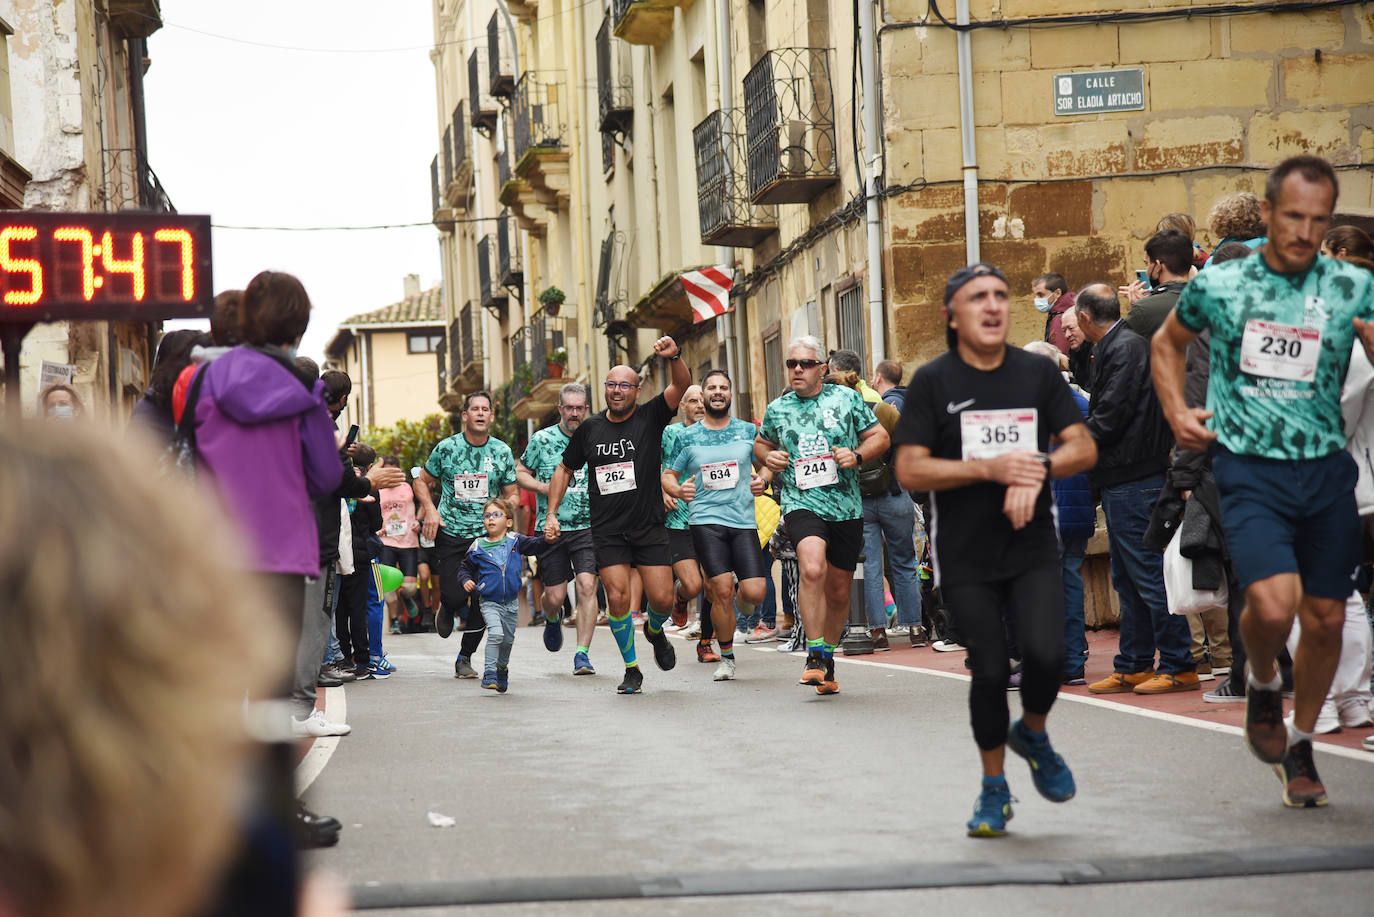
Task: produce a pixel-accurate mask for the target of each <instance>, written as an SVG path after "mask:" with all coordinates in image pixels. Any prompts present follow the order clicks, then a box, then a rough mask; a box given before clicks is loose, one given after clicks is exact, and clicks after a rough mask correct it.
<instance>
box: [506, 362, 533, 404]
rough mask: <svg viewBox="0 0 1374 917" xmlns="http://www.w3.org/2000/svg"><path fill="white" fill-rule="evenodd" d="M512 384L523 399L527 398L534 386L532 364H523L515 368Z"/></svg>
mask: <svg viewBox="0 0 1374 917" xmlns="http://www.w3.org/2000/svg"><path fill="white" fill-rule="evenodd" d="M511 382H512V388H513V389H514V390H515V392H516V393H517V394H518V395H519V396H520V397H521V398H524V397H525V396H527V395H528V394H529V393H530V388H531V387H532V386H533V385H534V370H533V369H532V368H531V367H530V364H528V363H521V364H520V365H519V366H517V367H515V372H514V373H513V374H512V379H511Z"/></svg>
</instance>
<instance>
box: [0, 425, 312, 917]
mask: <svg viewBox="0 0 1374 917" xmlns="http://www.w3.org/2000/svg"><path fill="white" fill-rule="evenodd" d="M0 453H2V454H4V456H5V461H4V462H0V596H3V597H4V603H5V607H4V610H3V613H0V646H4V647H5V648H6V654H7V657H8V659H9V661H8V663H7V664H6V665H5V666H2V667H0V914H5V915H14V917H36V915H39V914H42V915H45V917H46V915H59V917H69V915H78V914H79V915H107V914H140V915H150V917H170V915H182V914H186V913H188V912H189V911H191V910H194V909H195V907H196V905H197V903H198V901H199V899H200V897H201V896H203V895H204V894H206V892H207V891H208V890H209V883H211V882H213V881H215V880H216V879H217V878H219V871H220V870H221V868H222V867H223V865H224V861H225V858H226V856H227V855H228V854H229V853H231V851H232V846H233V840H234V836H235V828H236V825H235V823H234V819H235V817H236V815H237V813H238V810H239V807H240V805H241V804H242V802H243V799H244V794H245V793H246V790H247V784H246V779H245V778H246V776H247V768H248V765H249V763H250V759H251V758H252V757H253V756H255V755H256V754H257V752H256V751H255V749H254V747H253V746H252V745H251V744H250V743H249V741H248V739H247V737H246V735H245V732H244V726H243V713H242V709H243V702H244V698H245V696H249V697H263V696H265V695H267V694H268V693H270V689H271V687H273V686H275V685H276V684H277V683H278V682H279V681H280V679H281V678H282V677H283V673H281V672H280V668H281V666H280V662H279V660H285V659H286V658H287V656H288V655H289V654H288V653H287V652H286V651H285V650H284V649H282V647H283V642H282V641H283V639H284V637H285V635H284V634H283V633H282V632H281V630H280V624H279V622H278V621H277V620H276V619H275V618H274V617H273V616H272V615H270V614H269V613H265V609H268V608H270V607H271V606H270V604H269V603H268V602H267V601H266V600H264V599H263V597H262V596H260V595H259V594H258V592H257V591H256V590H255V589H253V588H252V587H253V579H252V577H249V576H245V575H243V574H242V573H241V572H236V571H235V570H234V569H233V565H234V563H235V559H236V554H235V551H236V549H235V548H234V547H233V541H232V540H231V539H230V537H227V536H226V535H225V533H224V532H223V529H222V525H223V523H222V520H221V519H219V518H216V516H215V514H213V513H212V512H211V511H209V509H208V508H207V507H206V505H205V504H204V503H203V502H202V501H201V500H200V499H199V498H198V497H197V496H196V495H195V494H194V493H192V492H190V490H189V489H188V488H186V487H183V486H182V485H181V484H180V483H178V482H172V483H170V484H169V482H168V481H167V480H166V479H162V478H159V477H157V476H156V475H153V474H150V473H149V468H150V467H151V465H150V462H149V460H148V458H147V457H146V456H141V455H138V454H131V453H129V452H126V451H125V447H124V446H121V445H120V444H119V443H118V442H117V441H115V440H113V439H112V438H111V437H109V436H108V435H105V436H101V435H100V434H99V431H90V430H85V429H81V428H77V429H72V428H71V427H70V426H68V425H61V426H57V427H54V425H52V424H40V425H33V426H30V427H28V428H20V429H19V430H16V429H14V428H12V427H5V426H0ZM229 651H232V653H233V654H234V658H235V664H234V665H233V666H227V667H226V666H225V665H223V662H222V660H223V658H224V653H225V652H229Z"/></svg>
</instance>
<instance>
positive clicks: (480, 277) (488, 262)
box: [477, 235, 506, 316]
mask: <svg viewBox="0 0 1374 917" xmlns="http://www.w3.org/2000/svg"><path fill="white" fill-rule="evenodd" d="M496 248H497V245H496V237H495V236H493V235H485V236H483V237H482V238H481V239H480V240H478V242H477V286H478V289H479V290H480V292H481V295H482V308H484V309H491V310H492V311H493V312H495V313H496V314H497V315H498V316H499V315H500V314H501V312H502V311H503V310H504V309H505V308H506V288H505V287H504V286H503V285H502V284H501V278H500V275H499V274H498V273H497V271H498V267H497V263H496Z"/></svg>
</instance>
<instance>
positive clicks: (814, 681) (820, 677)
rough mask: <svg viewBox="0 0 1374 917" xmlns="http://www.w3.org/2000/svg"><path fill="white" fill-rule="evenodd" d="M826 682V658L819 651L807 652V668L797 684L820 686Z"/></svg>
mask: <svg viewBox="0 0 1374 917" xmlns="http://www.w3.org/2000/svg"><path fill="white" fill-rule="evenodd" d="M824 682H825V659H824V658H822V656H821V654H820V653H819V652H817V651H812V652H810V653H807V654H806V670H805V671H804V672H802V677H801V681H799V682H797V684H802V685H814V686H815V687H817V688H819V687H820V686H821V685H822V684H823V683H824Z"/></svg>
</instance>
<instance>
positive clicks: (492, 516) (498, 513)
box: [482, 510, 506, 519]
mask: <svg viewBox="0 0 1374 917" xmlns="http://www.w3.org/2000/svg"><path fill="white" fill-rule="evenodd" d="M482 518H483V519H504V518H506V514H505V513H503V512H501V511H500V510H497V511H496V512H494V513H483V514H482Z"/></svg>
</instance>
